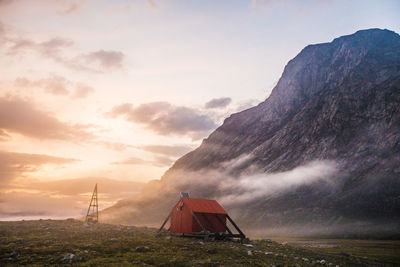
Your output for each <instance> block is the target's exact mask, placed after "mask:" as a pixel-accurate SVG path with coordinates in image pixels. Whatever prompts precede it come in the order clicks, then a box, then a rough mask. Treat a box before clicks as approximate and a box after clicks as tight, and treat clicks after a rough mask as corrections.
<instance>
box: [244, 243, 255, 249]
mask: <svg viewBox="0 0 400 267" xmlns="http://www.w3.org/2000/svg"><path fill="white" fill-rule="evenodd" d="M243 246H246V247H249V248H253V247H254V246H253V245H252V244H243Z"/></svg>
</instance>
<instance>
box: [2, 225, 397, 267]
mask: <svg viewBox="0 0 400 267" xmlns="http://www.w3.org/2000/svg"><path fill="white" fill-rule="evenodd" d="M303 241H306V240H303ZM337 241H338V242H339V244H338V246H340V248H342V249H338V248H337V247H335V246H327V245H322V246H316V245H309V246H306V245H304V244H313V243H312V242H311V243H307V242H306V243H299V242H297V243H296V242H295V240H289V241H287V240H286V241H282V240H280V242H286V244H285V243H283V244H282V243H279V242H275V241H272V240H269V239H265V240H252V241H250V244H247V245H244V244H241V243H240V242H234V241H212V240H208V241H204V240H201V239H191V238H181V237H170V236H168V235H165V234H163V235H161V236H157V235H156V231H155V229H151V228H136V227H132V226H119V225H107V224H98V225H94V226H89V227H88V226H85V225H84V224H83V223H82V222H79V221H75V220H65V221H55V220H40V221H20V222H0V266H8V265H10V266H11V265H37V266H43V265H61V264H69V263H72V264H76V265H81V266H98V265H101V266H273V265H275V266H336V265H339V266H396V264H395V262H396V261H397V263H398V264H400V261H399V258H397V257H393V253H394V254H397V253H398V252H399V250H398V247H397V250H395V249H394V248H395V247H396V246H397V245H398V242H397V241H392V242H394V243H390V242H389V243H388V245H387V244H386V243H379V242H380V241H379V242H378V243H379V245H374V243H373V242H372V241H371V243H369V247H370V248H373V247H374V246H375V249H376V250H374V249H373V250H368V249H366V250H362V249H357V248H361V247H363V246H364V245H363V244H364V243H363V242H362V241H351V240H345V241H343V240H337ZM315 242H316V241H315ZM332 242H333V241H332ZM352 242H356V243H352ZM357 242H361V243H360V245H356V246H353V245H352V244H358V243H357ZM396 242H397V243H396ZM317 243H318V242H317ZM326 243H327V244H330V242H327V241H324V242H322V243H321V242H320V243H318V244H326ZM378 243H375V244H378ZM382 245H383V246H389V247H390V249H389V250H390V251H389V250H387V248H383V250H381V249H382ZM371 251H375V252H376V253H375V254H376V255H375V254H374V253H371ZM67 253H72V254H74V255H75V257H74V256H71V257H72V258H68V256H67V257H65V256H66V255H67ZM371 255H372V256H371ZM373 255H375V256H377V257H374V256H373ZM366 257H368V258H366Z"/></svg>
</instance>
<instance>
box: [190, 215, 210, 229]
mask: <svg viewBox="0 0 400 267" xmlns="http://www.w3.org/2000/svg"><path fill="white" fill-rule="evenodd" d="M192 216H193V218H194V219H195V220H196V222H197V223H198V224H199V225H200V227H201V229H202V230H203V232H204V233H205V232H207V230H206V228H204V226H203V224H201V222H200V220H199V218H197V216H196V214H194V212H193V211H192Z"/></svg>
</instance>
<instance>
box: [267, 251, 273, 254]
mask: <svg viewBox="0 0 400 267" xmlns="http://www.w3.org/2000/svg"><path fill="white" fill-rule="evenodd" d="M271 254H274V253H273V252H269V251H266V252H265V255H271Z"/></svg>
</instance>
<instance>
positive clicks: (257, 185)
mask: <svg viewBox="0 0 400 267" xmlns="http://www.w3.org/2000/svg"><path fill="white" fill-rule="evenodd" d="M179 191H189V192H191V194H192V196H197V197H208V198H215V199H217V200H219V201H221V203H222V204H223V205H224V207H226V209H227V210H228V211H229V212H230V213H231V214H232V217H235V218H236V220H237V222H238V223H239V224H240V225H242V227H243V228H245V229H248V230H250V229H251V230H252V231H255V230H257V229H258V230H260V231H262V233H277V234H282V233H287V234H291V235H294V234H298V235H307V234H337V235H347V234H363V233H368V234H373V233H377V234H381V233H389V234H390V233H400V224H399V223H398V222H399V221H400V36H399V35H398V34H397V33H395V32H392V31H389V30H381V29H369V30H362V31H358V32H356V33H354V34H352V35H348V36H342V37H340V38H337V39H334V40H333V41H332V42H330V43H323V44H316V45H309V46H307V47H305V48H304V49H303V50H302V51H301V52H300V53H299V54H298V55H297V56H296V57H295V58H293V59H292V60H291V61H289V63H288V64H287V66H286V67H285V69H284V71H283V74H282V77H281V78H280V80H279V82H278V83H277V85H276V86H275V88H274V89H273V91H272V93H271V95H270V96H269V97H268V99H266V100H265V101H264V102H262V103H260V104H259V105H258V106H256V107H253V108H250V109H248V110H245V111H242V112H239V113H236V114H233V115H231V116H230V117H229V118H227V119H226V120H225V121H224V123H223V124H222V125H221V126H220V127H219V128H218V129H217V130H215V131H214V132H213V133H212V134H211V135H210V136H209V137H208V138H207V139H205V140H204V141H203V142H202V144H201V145H200V146H199V147H198V148H197V149H195V150H194V151H192V152H190V153H188V154H186V155H185V156H183V157H182V158H180V159H178V160H177V161H176V162H175V164H174V165H173V166H172V167H171V168H170V169H169V170H168V171H167V172H166V173H165V175H164V176H163V177H162V179H161V180H160V181H153V182H151V183H149V184H148V185H147V187H146V189H145V190H144V191H143V193H142V196H140V197H137V198H135V199H130V200H124V201H121V202H119V203H118V204H117V205H115V206H114V207H111V208H109V209H107V210H105V211H104V212H103V214H102V216H103V217H104V219H105V220H107V221H110V222H120V223H121V222H122V223H130V224H150V225H158V224H160V223H161V221H162V219H163V217H165V216H166V215H167V214H168V211H169V209H170V208H171V206H172V205H173V204H174V203H175V202H176V200H177V198H178V192H179Z"/></svg>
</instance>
